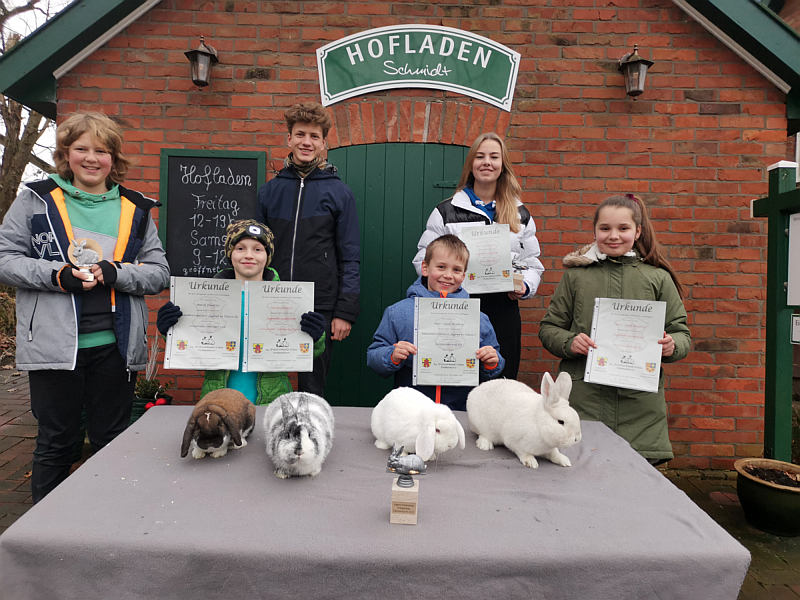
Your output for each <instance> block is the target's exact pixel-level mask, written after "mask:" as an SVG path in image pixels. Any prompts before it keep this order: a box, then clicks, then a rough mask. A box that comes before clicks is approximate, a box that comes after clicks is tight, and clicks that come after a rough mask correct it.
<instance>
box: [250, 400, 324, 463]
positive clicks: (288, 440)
mask: <svg viewBox="0 0 800 600" xmlns="http://www.w3.org/2000/svg"><path fill="white" fill-rule="evenodd" d="M264 437H265V439H266V441H267V456H269V458H270V460H272V464H274V465H275V475H276V476H278V477H280V478H281V479H287V478H289V477H300V476H302V475H311V476H312V477H313V476H314V475H317V474H318V473H319V472H320V471H321V470H322V463H324V462H325V459H326V458H327V457H328V453H329V452H330V451H331V446H332V445H333V410H331V407H330V405H329V404H328V403H327V402H325V400H324V399H323V398H320V397H319V396H317V395H315V394H308V393H306V392H291V393H289V394H284V395H283V396H278V397H277V398H276V399H275V400H273V401H272V403H271V404H270V405H269V406H267V410H266V412H265V413H264Z"/></svg>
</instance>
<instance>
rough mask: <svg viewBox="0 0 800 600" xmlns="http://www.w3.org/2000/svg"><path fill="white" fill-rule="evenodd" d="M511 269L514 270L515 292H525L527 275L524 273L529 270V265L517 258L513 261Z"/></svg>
mask: <svg viewBox="0 0 800 600" xmlns="http://www.w3.org/2000/svg"><path fill="white" fill-rule="evenodd" d="M511 267H512V268H513V269H514V291H515V292H524V291H525V275H523V273H522V272H523V271H527V270H528V263H526V262H525V261H524V260H517V259H516V258H515V259H513V260H512V261H511Z"/></svg>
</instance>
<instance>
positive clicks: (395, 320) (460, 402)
mask: <svg viewBox="0 0 800 600" xmlns="http://www.w3.org/2000/svg"><path fill="white" fill-rule="evenodd" d="M468 262H469V250H467V247H466V245H465V244H464V242H462V241H461V240H460V239H459V238H458V237H456V236H454V235H450V234H447V235H443V236H441V237H439V238H437V239H435V240H434V241H433V242H431V243H430V244H429V245H428V248H427V250H426V252H425V260H424V261H423V262H422V276H421V277H419V278H418V279H417V280H416V281H415V282H414V283H413V284H411V286H410V287H409V288H408V297H407V298H406V299H405V300H401V301H400V302H397V303H396V304H393V305H392V306H390V307H389V308H387V309H386V310H385V311H384V313H383V318H382V319H381V324H380V325H379V326H378V330H377V331H376V332H375V335H374V336H373V340H372V344H370V346H369V348H368V349H367V364H368V365H369V367H370V368H371V369H373V370H374V371H375V372H376V373H378V374H379V375H381V376H382V377H389V375H392V374H394V387H396V388H397V387H401V386H407V387H413V388H415V389H417V390H419V391H420V392H422V393H423V394H425V395H426V396H428V397H429V398H430V399H431V400H434V401H435V402H436V403H441V404H446V405H447V406H449V407H450V408H451V409H453V410H466V408H467V394H469V392H470V390H471V389H472V388H470V387H469V386H439V385H435V386H434V385H418V386H414V385H412V381H413V377H412V375H413V370H412V362H411V361H412V360H413V359H410V357H411V355H413V354H416V353H417V348H416V346H414V344H413V343H412V342H411V340H413V339H414V297H415V296H420V297H423V298H469V294H468V293H467V292H466V290H464V289H463V288H462V287H461V284H462V283H463V282H464V277H465V275H466V270H467V263H468ZM480 336H481V339H480V343H481V347H480V348H479V349H478V351H477V352H476V353H475V356H476V358H477V359H478V360H479V361H480V365H481V367H480V375H479V378H480V381H486V380H489V379H494V378H495V377H497V376H498V375H499V374H500V373H501V372H502V370H503V367H504V366H505V359H504V358H503V357H502V356H501V355H500V345H499V344H498V343H497V337H496V336H495V333H494V329H493V328H492V324H491V322H490V321H489V318H488V317H487V316H486V315H485V314H483V313H481V328H480Z"/></svg>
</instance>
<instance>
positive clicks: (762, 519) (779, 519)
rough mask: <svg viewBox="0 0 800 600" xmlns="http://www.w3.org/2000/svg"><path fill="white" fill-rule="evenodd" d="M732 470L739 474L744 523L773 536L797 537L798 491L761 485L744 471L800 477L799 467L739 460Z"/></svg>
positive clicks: (799, 517)
mask: <svg viewBox="0 0 800 600" xmlns="http://www.w3.org/2000/svg"><path fill="white" fill-rule="evenodd" d="M733 466H734V468H735V469H736V471H737V472H738V473H739V476H738V478H737V480H736V489H737V492H738V494H739V502H741V504H742V510H744V516H745V518H746V519H747V522H748V523H750V525H752V526H753V527H755V528H757V529H760V530H762V531H766V532H767V533H772V534H774V535H780V536H797V535H800V488H794V487H788V486H785V485H778V484H776V483H772V482H769V481H764V480H762V479H759V478H758V477H755V476H754V475H751V474H750V473H747V472H746V471H745V470H744V468H745V467H747V466H753V467H761V468H764V469H780V470H782V471H788V472H789V473H797V474H800V465H793V464H792V463H787V462H783V461H780V460H772V459H769V458H742V459H740V460H737V461H736V462H735V463H734V465H733Z"/></svg>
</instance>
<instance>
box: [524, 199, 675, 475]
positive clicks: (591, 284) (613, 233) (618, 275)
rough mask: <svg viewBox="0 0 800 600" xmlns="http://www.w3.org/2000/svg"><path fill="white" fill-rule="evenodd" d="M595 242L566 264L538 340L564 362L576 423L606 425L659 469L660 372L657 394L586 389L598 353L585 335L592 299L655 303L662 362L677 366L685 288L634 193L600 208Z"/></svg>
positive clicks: (663, 422)
mask: <svg viewBox="0 0 800 600" xmlns="http://www.w3.org/2000/svg"><path fill="white" fill-rule="evenodd" d="M594 237H595V243H594V244H591V245H589V246H586V247H584V248H582V249H580V250H578V251H577V252H573V253H571V254H569V255H567V256H566V257H565V258H564V261H563V263H564V266H565V267H566V268H567V269H568V270H567V271H566V272H565V273H564V276H563V277H562V278H561V282H560V283H559V285H558V288H557V289H556V292H555V294H554V295H553V298H552V300H551V301H550V306H549V307H548V309H547V314H546V315H545V317H544V319H543V320H542V324H541V328H540V330H539V339H540V340H541V341H542V345H543V346H544V347H545V348H546V349H547V350H548V351H549V352H550V353H552V354H554V355H555V356H558V357H559V358H561V359H562V360H561V364H560V366H559V372H562V371H563V372H567V373H569V374H570V376H571V377H572V393H571V394H570V399H569V402H570V405H571V406H573V407H574V408H575V409H576V410H577V411H578V414H580V416H581V418H582V419H586V420H589V421H601V422H603V423H605V424H606V425H607V426H608V427H610V428H611V429H612V430H613V431H614V432H616V433H617V434H618V435H620V436H621V437H622V438H624V439H625V440H627V441H628V442H629V443H630V444H631V446H632V447H633V448H634V449H635V450H636V451H637V452H638V453H639V454H641V455H642V456H643V457H645V458H646V459H648V460H649V461H650V462H651V463H652V464H654V465H655V464H660V463H663V462H666V461H668V460H670V459H671V458H673V454H672V445H671V444H670V441H669V432H668V429H667V410H666V403H665V401H664V372H663V370H662V371H661V375H660V380H659V386H658V391H657V392H643V391H638V390H629V389H624V388H618V387H613V386H607V385H599V384H595V383H586V382H585V381H583V374H584V370H585V366H586V354H587V353H588V351H589V348H590V347H592V348H596V347H597V345H596V344H595V343H594V341H593V340H592V339H591V338H590V337H589V335H588V334H589V332H590V331H591V326H592V315H593V312H594V301H595V298H620V299H626V300H660V301H663V302H666V304H667V311H666V318H665V325H664V337H663V338H662V339H661V340H659V342H658V343H659V344H661V348H662V349H661V360H662V362H666V363H670V362H675V361H678V360H681V359H682V358H684V357H685V356H686V355H687V354H688V353H689V347H690V345H691V337H690V334H689V328H688V327H687V325H686V309H685V308H684V306H683V301H682V300H681V298H682V296H683V288H682V287H681V284H680V282H679V281H678V277H677V275H676V274H675V271H674V270H673V269H672V267H671V266H670V264H669V262H668V261H667V259H666V258H665V257H664V254H663V253H662V251H661V248H660V247H659V244H658V241H657V240H656V237H655V231H654V230H653V226H652V223H651V222H650V219H649V218H648V216H647V211H646V210H645V208H644V205H643V204H642V203H641V201H640V200H638V199H636V198H634V196H633V195H632V194H628V195H626V196H612V197H610V198H607V199H606V200H604V201H603V202H602V203H601V204H600V206H599V207H598V208H597V211H596V212H595V215H594Z"/></svg>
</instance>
